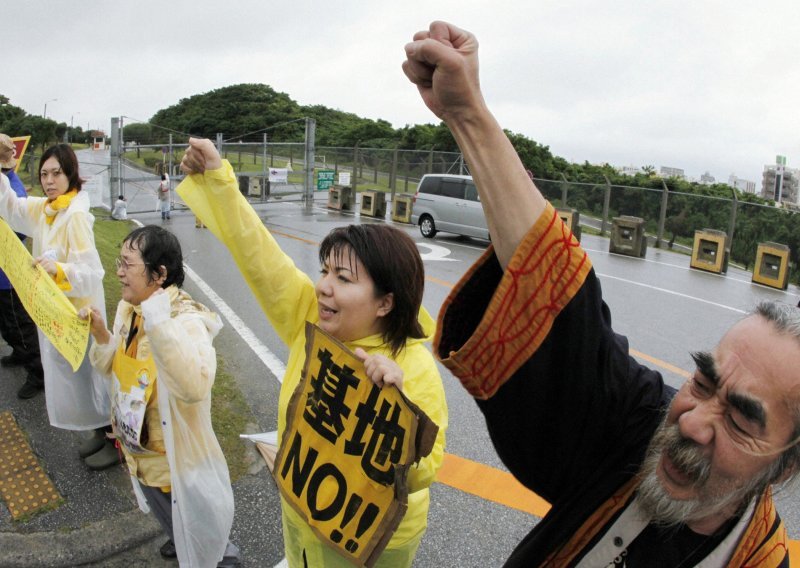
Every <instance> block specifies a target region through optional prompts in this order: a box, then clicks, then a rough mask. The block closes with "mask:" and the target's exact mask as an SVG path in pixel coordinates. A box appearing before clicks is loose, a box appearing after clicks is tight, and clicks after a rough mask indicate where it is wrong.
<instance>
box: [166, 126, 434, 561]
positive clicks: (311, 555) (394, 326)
mask: <svg viewBox="0 0 800 568" xmlns="http://www.w3.org/2000/svg"><path fill="white" fill-rule="evenodd" d="M189 143H190V146H189V149H188V150H187V152H186V154H185V156H184V159H183V161H182V163H181V167H182V168H183V169H184V171H186V172H187V173H189V174H193V175H190V176H188V178H187V179H186V180H184V181H183V183H181V185H180V186H179V187H178V193H179V194H180V196H181V198H182V199H183V200H184V201H185V203H187V204H188V205H189V207H191V208H192V210H193V211H194V213H195V214H196V215H197V216H198V217H199V218H200V220H201V221H202V222H203V223H204V224H205V225H206V226H207V227H208V228H209V229H210V230H211V231H212V232H213V233H214V234H215V235H216V236H217V238H219V239H220V240H221V241H222V242H223V243H225V245H226V246H227V247H228V249H229V250H230V252H231V254H232V256H233V258H234V260H235V261H236V264H237V265H238V266H239V270H240V271H241V272H242V274H243V276H244V278H245V280H246V281H247V283H248V284H249V285H250V288H251V290H252V291H253V294H254V295H255V297H256V299H257V300H258V302H259V304H260V305H261V308H262V309H263V310H264V313H265V314H266V316H267V318H268V319H269V321H270V323H271V324H272V326H273V327H274V328H275V331H276V332H277V333H278V335H279V336H280V337H281V339H282V340H283V341H284V342H286V344H287V345H288V346H289V349H290V352H289V361H288V363H287V366H286V374H285V375H284V377H283V383H282V385H281V391H280V396H279V401H278V435H279V438H280V436H281V435H282V434H283V431H284V429H285V427H286V413H287V408H288V405H289V399H290V398H291V395H292V393H293V392H294V390H295V388H296V387H297V385H298V383H299V382H300V378H301V371H302V367H303V363H304V362H305V324H306V322H307V321H309V322H311V323H313V324H316V325H318V326H319V327H321V328H322V329H323V330H324V331H326V332H328V333H329V334H331V335H332V336H333V337H335V338H336V339H338V340H339V341H342V342H343V343H344V344H345V345H346V346H347V347H348V348H349V349H351V350H352V351H354V352H355V354H356V355H357V356H358V357H360V358H361V359H362V360H363V361H364V365H365V369H366V371H367V374H368V375H369V377H370V379H372V380H373V382H375V383H376V384H378V385H381V386H382V385H384V384H394V385H396V386H397V387H398V388H399V389H401V390H402V391H403V393H404V394H405V395H406V396H407V397H408V398H409V399H410V400H411V401H412V402H414V403H415V404H416V405H417V406H419V407H420V408H421V409H422V410H423V411H424V412H425V414H427V415H428V417H430V418H431V420H433V422H435V423H436V424H437V425H438V426H439V431H438V434H437V437H436V442H435V444H434V447H433V450H432V451H431V453H430V454H429V455H428V456H427V457H424V458H422V459H421V460H420V461H419V462H417V463H415V464H414V465H413V466H411V467H410V468H409V473H408V491H409V495H408V509H407V511H406V514H405V516H404V517H403V519H402V520H401V522H400V525H399V526H398V528H397V530H396V531H395V532H394V534H393V535H392V537H391V539H390V541H389V543H388V545H387V547H386V548H385V549H384V551H383V553H382V554H381V556H380V557H379V558H378V560H377V564H376V566H387V567H388V566H391V567H392V568H399V567H403V566H411V564H412V562H413V559H414V555H415V554H416V551H417V548H418V547H419V544H420V541H421V539H422V536H423V535H424V534H425V530H426V528H427V517H428V507H429V503H430V496H429V492H428V487H429V486H430V484H431V483H432V482H433V480H434V478H435V475H436V471H437V470H438V469H439V467H440V466H441V464H442V460H443V455H444V443H445V430H446V429H447V404H446V402H445V396H444V388H443V386H442V379H441V376H440V375H439V371H438V368H437V367H436V363H435V361H434V359H433V355H432V354H431V352H430V351H429V350H428V349H427V348H426V347H425V345H424V342H425V341H426V340H427V339H428V338H429V337H430V335H431V334H432V333H433V330H434V322H433V319H432V318H431V317H430V315H429V314H428V312H427V311H425V309H424V308H421V303H422V294H423V289H424V279H425V277H424V267H423V265H422V259H421V258H420V256H419V251H418V250H417V248H416V246H415V244H414V241H413V240H412V239H411V238H410V237H408V235H406V234H405V233H403V232H402V231H400V230H398V229H395V228H393V227H391V226H388V225H384V224H365V225H358V226H356V225H351V226H349V227H340V228H338V229H334V230H333V231H331V233H330V234H329V235H328V236H327V237H326V238H325V240H324V241H323V243H322V244H321V246H320V253H319V256H320V264H321V265H322V267H321V268H322V270H321V275H320V278H319V280H318V281H317V284H316V286H315V285H314V283H313V282H312V281H311V279H310V278H309V277H308V276H307V275H306V274H304V273H303V272H301V271H300V270H299V269H298V268H297V267H296V266H295V265H294V263H293V262H292V260H291V259H290V258H289V257H288V256H287V255H286V254H285V253H284V252H283V251H282V250H281V249H280V247H279V246H278V244H277V242H276V241H275V239H274V238H273V237H272V235H271V234H270V233H269V231H268V230H267V229H266V227H265V226H264V224H263V223H262V222H261V219H260V218H259V217H258V215H257V214H256V212H255V211H254V210H253V209H252V207H250V205H249V204H248V203H247V201H246V200H245V199H244V197H243V196H242V194H241V193H240V192H239V188H238V184H237V182H236V177H235V175H234V174H233V170H232V168H231V166H230V164H229V163H228V162H227V161H222V160H221V159H220V156H219V153H218V152H217V150H216V148H214V145H213V144H212V143H211V141H210V140H198V139H190V141H189ZM282 517H283V536H284V546H285V553H286V558H287V560H288V563H289V566H291V567H300V566H314V567H323V566H324V567H325V568H330V567H336V566H349V563H348V562H347V561H346V560H345V559H344V557H342V556H340V555H339V554H338V553H336V552H335V551H334V550H333V549H331V548H329V547H328V546H327V545H326V544H325V543H323V542H322V541H321V540H320V539H318V538H317V537H316V536H315V534H314V532H313V531H312V529H311V527H310V526H309V525H308V523H306V522H305V521H304V520H303V518H302V517H301V516H300V515H299V514H298V513H297V512H296V511H295V510H294V509H292V507H291V506H290V505H288V504H287V503H286V502H285V501H283V506H282Z"/></svg>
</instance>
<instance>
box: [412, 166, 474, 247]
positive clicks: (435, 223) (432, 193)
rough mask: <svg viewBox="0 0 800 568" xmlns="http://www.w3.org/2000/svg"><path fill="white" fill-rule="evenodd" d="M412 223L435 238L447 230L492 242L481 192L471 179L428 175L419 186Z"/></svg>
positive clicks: (429, 237) (424, 235) (428, 236)
mask: <svg viewBox="0 0 800 568" xmlns="http://www.w3.org/2000/svg"><path fill="white" fill-rule="evenodd" d="M411 222H412V223H413V224H414V225H419V230H420V232H421V233H422V236H423V237H425V238H428V239H432V238H433V237H434V236H435V235H436V233H437V232H439V231H444V232H447V233H455V234H457V235H465V236H467V237H477V238H479V239H486V240H489V228H488V227H487V225H486V216H485V215H484V213H483V207H481V201H480V199H479V198H478V189H477V188H476V187H475V184H474V183H473V182H472V177H470V176H456V175H449V174H427V175H424V176H422V179H421V180H420V182H419V186H417V193H416V194H415V195H414V205H413V206H412V209H411Z"/></svg>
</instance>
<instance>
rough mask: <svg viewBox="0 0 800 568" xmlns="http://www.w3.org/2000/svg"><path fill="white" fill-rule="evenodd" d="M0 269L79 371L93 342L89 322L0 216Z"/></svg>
mask: <svg viewBox="0 0 800 568" xmlns="http://www.w3.org/2000/svg"><path fill="white" fill-rule="evenodd" d="M0 269H2V270H3V272H5V273H6V276H8V279H9V280H10V281H11V285H12V286H14V290H16V291H17V294H19V297H20V300H22V305H23V306H25V310H26V311H27V312H28V313H29V314H30V316H31V319H32V320H33V321H34V323H35V324H36V325H37V327H38V328H39V329H40V330H42V332H43V333H44V334H45V336H47V339H49V340H50V342H51V343H52V344H53V345H54V346H55V348H56V349H57V350H58V352H59V353H61V355H63V357H64V359H66V360H67V361H68V362H69V364H70V365H72V370H73V371H77V370H78V367H80V365H81V361H83V356H84V354H85V353H86V346H87V344H88V342H89V322H88V320H87V321H83V320H81V319H78V312H77V310H76V309H75V306H73V305H72V304H71V303H70V301H69V300H68V299H67V297H66V296H65V295H64V293H63V292H62V291H61V290H59V288H58V286H56V283H55V282H54V281H53V279H52V278H51V277H50V275H49V274H47V272H45V270H44V269H43V268H42V267H41V266H38V265H37V266H33V257H32V256H31V255H30V253H29V252H28V249H26V248H25V246H24V245H23V244H22V241H20V240H19V237H18V236H17V235H16V234H14V231H12V230H11V227H9V226H8V223H6V222H5V221H4V220H2V219H0Z"/></svg>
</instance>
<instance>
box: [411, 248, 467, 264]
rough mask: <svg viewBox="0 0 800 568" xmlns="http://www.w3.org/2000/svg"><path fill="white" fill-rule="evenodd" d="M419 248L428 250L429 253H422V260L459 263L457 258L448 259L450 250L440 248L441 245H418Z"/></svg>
mask: <svg viewBox="0 0 800 568" xmlns="http://www.w3.org/2000/svg"><path fill="white" fill-rule="evenodd" d="M416 244H417V248H423V249H428V250H429V252H426V253H422V252H420V257H421V258H422V260H443V261H445V262H459V260H458V259H457V258H447V257H448V256H449V255H450V253H451V252H453V251H451V250H450V249H449V248H447V247H443V246H439V245H432V244H429V243H416Z"/></svg>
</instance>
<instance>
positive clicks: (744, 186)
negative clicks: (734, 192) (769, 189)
mask: <svg viewBox="0 0 800 568" xmlns="http://www.w3.org/2000/svg"><path fill="white" fill-rule="evenodd" d="M728 185H729V186H731V187H733V188H735V189H738V190H739V191H742V192H744V193H752V194H755V192H756V182H754V181H750V180H749V179H742V178H740V177H736V174H731V175H730V177H729V178H728Z"/></svg>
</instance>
